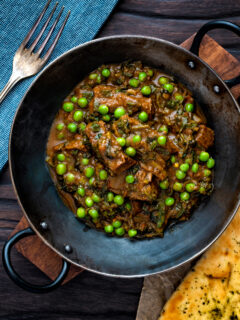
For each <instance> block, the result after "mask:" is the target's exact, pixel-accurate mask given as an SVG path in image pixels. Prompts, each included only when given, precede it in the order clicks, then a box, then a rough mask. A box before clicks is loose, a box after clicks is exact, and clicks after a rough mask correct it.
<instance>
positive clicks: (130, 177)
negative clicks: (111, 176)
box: [125, 174, 135, 183]
mask: <svg viewBox="0 0 240 320" xmlns="http://www.w3.org/2000/svg"><path fill="white" fill-rule="evenodd" d="M134 180H135V178H134V176H133V175H131V174H130V175H128V176H126V178H125V181H126V182H127V183H133V182H134Z"/></svg>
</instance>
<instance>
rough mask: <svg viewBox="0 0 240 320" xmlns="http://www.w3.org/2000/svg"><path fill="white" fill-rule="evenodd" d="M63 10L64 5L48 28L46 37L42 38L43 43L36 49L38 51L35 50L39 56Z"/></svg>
mask: <svg viewBox="0 0 240 320" xmlns="http://www.w3.org/2000/svg"><path fill="white" fill-rule="evenodd" d="M63 10H64V7H62V9H61V10H60V12H59V14H58V16H57V18H56V19H55V21H54V23H53V24H52V26H51V29H50V30H49V32H48V34H47V36H46V38H45V39H44V41H43V43H42V44H41V46H40V48H39V49H38V51H37V52H36V53H37V55H38V56H40V54H41V53H42V51H43V49H44V48H45V46H46V44H47V42H48V40H49V38H50V37H51V34H52V33H53V31H54V29H55V27H56V25H57V23H58V21H59V19H60V17H61V15H62V12H63Z"/></svg>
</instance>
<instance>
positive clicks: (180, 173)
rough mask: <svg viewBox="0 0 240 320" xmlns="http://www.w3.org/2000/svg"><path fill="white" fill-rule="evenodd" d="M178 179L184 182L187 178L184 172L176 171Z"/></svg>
mask: <svg viewBox="0 0 240 320" xmlns="http://www.w3.org/2000/svg"><path fill="white" fill-rule="evenodd" d="M176 177H177V178H178V179H179V180H182V179H184V178H185V177H186V173H185V172H183V171H182V170H177V171H176Z"/></svg>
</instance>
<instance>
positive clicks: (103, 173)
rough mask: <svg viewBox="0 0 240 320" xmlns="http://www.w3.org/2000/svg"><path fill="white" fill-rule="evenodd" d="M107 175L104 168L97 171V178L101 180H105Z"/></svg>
mask: <svg viewBox="0 0 240 320" xmlns="http://www.w3.org/2000/svg"><path fill="white" fill-rule="evenodd" d="M107 177H108V173H107V171H106V170H101V171H100V172H99V178H100V179H101V180H106V179H107Z"/></svg>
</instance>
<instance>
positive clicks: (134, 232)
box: [128, 229, 137, 238]
mask: <svg viewBox="0 0 240 320" xmlns="http://www.w3.org/2000/svg"><path fill="white" fill-rule="evenodd" d="M128 235H129V237H130V238H133V237H135V236H136V235H137V230H135V229H130V230H128Z"/></svg>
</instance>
